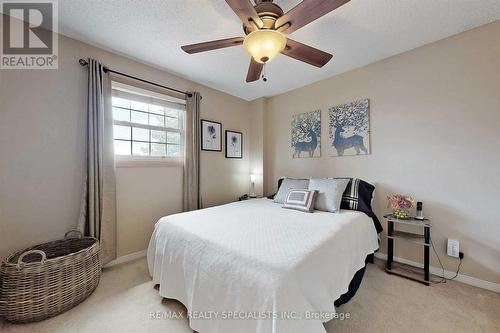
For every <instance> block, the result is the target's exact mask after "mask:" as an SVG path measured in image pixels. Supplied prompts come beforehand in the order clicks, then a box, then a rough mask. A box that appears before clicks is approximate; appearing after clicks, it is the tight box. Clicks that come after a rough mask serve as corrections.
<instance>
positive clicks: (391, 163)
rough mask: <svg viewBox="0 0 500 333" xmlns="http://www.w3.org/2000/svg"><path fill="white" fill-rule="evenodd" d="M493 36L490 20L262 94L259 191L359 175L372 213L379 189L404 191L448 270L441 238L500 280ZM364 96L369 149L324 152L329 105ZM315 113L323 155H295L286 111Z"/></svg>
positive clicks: (499, 86) (471, 270) (497, 82)
mask: <svg viewBox="0 0 500 333" xmlns="http://www.w3.org/2000/svg"><path fill="white" fill-rule="evenodd" d="M499 36H500V22H498V21H497V22H496V23H492V24H489V25H486V26H483V27H480V28H478V29H474V30H472V31H469V32H466V33H462V34H460V35H457V36H454V37H451V38H448V39H445V40H442V41H439V42H436V43H433V44H430V45H427V46H424V47H421V48H418V49H415V50H413V51H410V52H406V53H404V54H401V55H398V56H395V57H392V58H389V59H386V60H383V61H380V62H377V63H374V64H371V65H369V66H366V67H363V68H360V69H357V70H354V71H351V72H348V73H345V74H342V75H338V76H335V77H332V78H330V79H327V80H324V81H321V82H318V83H315V84H312V85H309V86H307V87H304V88H301V89H297V90H294V91H291V92H288V93H285V94H282V95H279V96H276V97H273V98H270V99H269V100H268V102H267V110H266V113H265V121H264V123H265V133H264V137H265V140H264V146H265V147H266V149H265V165H266V169H265V170H266V174H265V192H266V193H270V192H272V191H273V190H274V189H275V187H276V179H277V178H278V177H279V176H282V175H290V176H354V177H360V178H363V179H367V180H370V181H373V182H375V183H376V185H377V190H376V196H375V201H374V206H375V211H376V213H377V215H378V216H379V217H382V215H383V214H384V213H385V212H386V211H387V209H386V204H387V201H386V196H387V195H389V194H392V193H407V194H411V195H413V196H414V197H415V198H416V199H418V200H421V201H423V202H424V211H425V214H426V215H427V216H429V217H430V218H431V219H432V225H433V229H432V237H433V239H434V243H435V245H436V248H437V251H438V253H439V255H440V256H441V259H442V260H443V263H444V265H445V266H446V268H447V269H448V270H452V271H453V270H455V269H456V267H457V264H458V260H457V259H453V258H450V257H448V256H446V254H445V247H446V245H445V239H446V238H458V239H459V240H460V245H461V251H463V252H464V253H465V259H464V261H463V265H462V269H461V272H462V273H463V274H466V275H469V276H473V277H477V278H480V279H484V280H487V281H491V282H496V283H500V204H499V199H500V174H499V166H500V75H499V73H500V72H499V70H500V42H499ZM337 51H338V52H341V51H342V50H337ZM362 98H369V99H370V103H371V110H370V112H371V149H372V153H371V155H369V156H360V157H348V156H345V157H328V156H326V152H327V149H326V145H327V144H328V107H330V106H333V105H337V104H342V103H346V102H350V101H354V100H358V99H362ZM315 109H321V110H322V144H323V148H322V157H321V158H316V159H300V160H294V159H292V157H291V156H292V153H291V150H290V149H291V148H290V121H291V115H293V114H296V113H300V112H305V111H312V110H315ZM385 227H386V224H385V223H384V228H385ZM399 245H400V243H399V244H396V248H397V249H396V251H395V255H396V256H398V257H404V258H407V259H410V260H416V261H421V259H422V256H421V255H420V251H419V247H418V246H417V247H416V246H414V245H408V246H399ZM382 252H384V253H385V252H386V245H385V236H383V237H382ZM432 257H433V259H432V262H431V264H432V265H433V266H438V263H437V262H436V260H435V256H434V254H432Z"/></svg>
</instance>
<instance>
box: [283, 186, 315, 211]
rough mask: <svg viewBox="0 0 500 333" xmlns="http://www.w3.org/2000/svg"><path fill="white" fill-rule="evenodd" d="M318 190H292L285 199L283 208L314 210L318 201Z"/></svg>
mask: <svg viewBox="0 0 500 333" xmlns="http://www.w3.org/2000/svg"><path fill="white" fill-rule="evenodd" d="M317 194H318V192H317V191H309V190H291V191H290V192H289V193H288V196H287V198H286V200H285V204H284V205H283V208H288V209H295V210H300V211H301V212H305V213H312V212H313V211H314V203H315V202H316V196H317Z"/></svg>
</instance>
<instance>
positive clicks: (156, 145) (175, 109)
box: [112, 83, 185, 159]
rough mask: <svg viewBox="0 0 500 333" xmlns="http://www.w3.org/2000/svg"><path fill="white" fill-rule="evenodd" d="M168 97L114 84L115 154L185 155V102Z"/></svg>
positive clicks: (140, 157)
mask: <svg viewBox="0 0 500 333" xmlns="http://www.w3.org/2000/svg"><path fill="white" fill-rule="evenodd" d="M127 88H128V89H127ZM161 97H165V99H163V98H161ZM169 99H170V98H169V97H168V96H163V95H159V94H157V93H154V92H148V91H143V90H142V89H135V88H133V87H129V86H125V85H122V84H118V83H116V84H115V83H113V97H112V107H113V123H114V126H113V130H114V131H113V134H114V147H115V155H119V156H130V157H131V158H134V159H164V158H180V157H182V154H183V147H184V145H183V143H184V112H185V105H183V104H182V103H180V102H177V101H173V99H170V100H169Z"/></svg>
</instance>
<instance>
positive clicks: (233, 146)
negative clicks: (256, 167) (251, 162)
mask: <svg viewBox="0 0 500 333" xmlns="http://www.w3.org/2000/svg"><path fill="white" fill-rule="evenodd" d="M226 158H243V133H241V132H235V131H226Z"/></svg>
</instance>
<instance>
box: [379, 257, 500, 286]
mask: <svg viewBox="0 0 500 333" xmlns="http://www.w3.org/2000/svg"><path fill="white" fill-rule="evenodd" d="M375 257H376V258H378V259H382V260H387V254H385V253H379V252H377V253H375ZM394 261H396V262H399V263H402V264H406V265H411V266H415V267H419V268H423V267H424V265H423V264H422V263H419V262H416V261H412V260H408V259H404V258H399V257H394ZM429 271H430V272H431V274H434V275H436V276H439V277H443V270H442V269H441V268H438V267H432V266H431V267H429ZM444 275H445V277H447V278H450V277H453V276H455V272H452V271H447V270H445V271H444ZM454 281H458V282H462V283H465V284H468V285H471V286H474V287H479V288H482V289H486V290H491V291H494V292H497V293H500V284H499V283H495V282H490V281H485V280H481V279H478V278H475V277H472V276H468V275H463V274H458V276H457V277H456V278H455V279H454Z"/></svg>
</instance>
